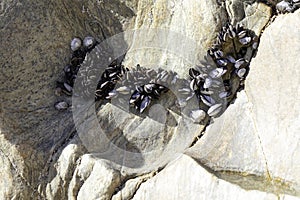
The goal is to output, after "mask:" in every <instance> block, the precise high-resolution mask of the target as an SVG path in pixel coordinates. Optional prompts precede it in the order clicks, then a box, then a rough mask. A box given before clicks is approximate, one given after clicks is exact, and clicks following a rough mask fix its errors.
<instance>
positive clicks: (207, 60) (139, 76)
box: [55, 24, 258, 123]
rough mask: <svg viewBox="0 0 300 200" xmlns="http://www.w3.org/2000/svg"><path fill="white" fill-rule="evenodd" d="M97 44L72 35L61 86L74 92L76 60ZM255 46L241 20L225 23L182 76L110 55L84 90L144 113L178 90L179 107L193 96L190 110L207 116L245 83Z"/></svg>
mask: <svg viewBox="0 0 300 200" xmlns="http://www.w3.org/2000/svg"><path fill="white" fill-rule="evenodd" d="M96 45H97V41H96V40H95V39H94V38H92V37H86V38H85V39H84V40H83V41H82V40H81V39H80V38H74V39H73V40H72V42H71V50H72V57H71V62H70V64H69V65H67V66H66V67H65V68H64V73H65V81H64V82H58V83H57V86H58V90H59V92H63V93H65V94H67V95H71V94H72V89H73V85H74V80H75V79H76V77H77V73H78V70H79V68H80V65H81V64H82V62H83V61H84V59H85V56H86V55H87V53H88V52H89V51H91V50H92V49H93V48H98V47H97V46H96ZM257 46H258V38H257V36H255V34H254V33H253V32H252V31H250V30H248V29H244V28H243V27H242V26H241V25H240V24H237V25H236V26H233V25H231V24H226V25H225V26H224V27H223V28H222V30H221V31H220V32H219V34H218V37H217V40H216V43H215V44H213V45H212V48H210V49H209V50H208V51H207V55H206V56H205V57H204V61H201V62H200V64H199V65H197V66H195V67H194V68H190V69H189V71H188V74H189V79H180V78H179V76H178V74H177V73H176V72H173V71H166V70H163V69H161V68H158V69H146V68H142V67H141V66H140V65H137V66H136V67H133V68H131V69H130V70H129V69H128V68H125V67H124V66H123V65H122V64H121V62H118V61H116V60H114V61H112V62H111V63H110V64H109V65H108V66H107V67H105V69H104V70H103V73H102V74H101V75H100V76H99V77H100V79H99V80H98V82H97V83H98V84H97V86H96V89H93V88H92V89H91V90H92V91H89V92H88V93H91V92H92V95H94V96H95V100H96V101H98V100H113V99H115V100H116V101H118V102H120V103H122V104H123V105H124V104H127V105H128V104H129V106H130V107H131V108H133V109H135V111H136V112H137V113H143V112H145V110H146V109H147V108H148V107H150V106H151V103H152V102H153V101H154V100H156V99H159V98H160V97H161V95H162V94H164V93H166V92H168V91H170V90H171V91H176V92H177V94H176V98H177V100H176V103H175V104H176V105H177V106H179V107H180V108H186V107H187V105H188V104H189V103H190V102H192V101H191V99H194V100H196V101H193V102H194V104H196V105H195V106H194V107H193V108H194V109H192V110H189V111H188V112H189V115H190V117H191V118H192V119H193V120H194V121H195V122H197V123H199V122H200V121H201V120H203V119H204V118H205V117H207V116H208V117H218V116H220V115H221V114H222V113H223V111H224V110H225V109H226V108H227V107H228V105H229V104H230V103H231V102H232V100H233V99H234V98H235V95H236V93H237V92H238V91H239V90H241V89H242V88H243V86H244V80H245V78H246V76H247V74H248V72H249V62H250V60H251V58H252V57H253V55H254V53H255V52H256V49H257ZM97 51H99V50H97ZM95 74H96V73H95ZM93 76H95V75H93ZM97 78H98V77H97ZM87 82H91V81H90V79H89V80H85V81H83V82H82V85H84V86H85V85H88V84H89V83H87ZM194 97H195V98H194ZM195 102H198V103H195ZM197 104H198V105H197ZM67 106H68V105H66V104H65V102H57V103H56V105H55V107H56V108H57V109H59V110H62V109H65V108H66V107H67Z"/></svg>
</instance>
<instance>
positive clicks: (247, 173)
mask: <svg viewBox="0 0 300 200" xmlns="http://www.w3.org/2000/svg"><path fill="white" fill-rule="evenodd" d="M270 17H271V9H270V7H268V6H266V5H265V4H263V3H257V2H252V1H247V2H244V1H205V2H200V1H196V0H195V1H194V0H191V1H188V2H187V1H166V0H159V1H154V2H153V1H151V2H150V1H144V0H143V1H117V0H115V1H107V2H106V1H105V2H104V1H97V2H94V1H85V2H77V1H75V2H74V1H67V0H66V1H61V0H60V1H51V2H49V1H47V2H46V1H40V2H37V3H31V2H19V1H14V0H11V1H3V2H1V6H0V27H1V28H0V36H1V40H0V46H1V47H3V48H1V50H0V51H1V55H2V58H3V59H2V60H1V73H0V74H1V75H0V77H1V79H0V81H1V86H0V89H1V90H0V95H1V96H0V98H1V110H0V113H1V115H0V116H1V123H0V131H1V133H0V150H1V151H0V166H1V167H0V175H1V177H2V180H1V182H0V196H1V199H111V198H113V199H131V198H134V199H158V198H162V199H182V198H187V199H199V198H200V199H201V198H202V199H242V198H249V199H250V198H252V199H278V198H281V199H293V198H295V197H292V196H287V195H286V194H288V195H294V196H297V195H298V196H299V182H300V180H299V178H298V177H299V174H300V172H299V167H298V166H299V155H298V152H299V151H298V150H299V142H298V141H299V137H298V136H297V133H298V132H299V125H298V124H299V103H298V102H299V98H298V97H299V91H298V85H299V80H298V79H299V78H298V77H299V69H298V68H297V66H298V64H297V63H298V59H297V58H298V56H297V55H299V53H300V52H299V45H298V43H299V32H300V30H299V29H300V28H299V25H298V24H299V23H297V19H299V11H296V12H294V13H291V14H286V15H283V16H278V17H276V19H275V20H274V21H273V22H272V23H271V24H270V26H268V27H267V28H266V29H265V30H264V33H263V34H262V37H261V39H260V44H259V47H258V53H257V55H256V58H255V59H253V61H252V62H251V65H250V72H249V74H248V78H247V80H246V82H245V90H244V91H242V92H240V93H238V96H237V99H236V100H235V102H234V104H232V105H230V106H229V108H228V109H227V110H226V111H225V113H224V114H223V115H222V116H221V117H220V118H217V119H215V120H214V122H213V123H212V124H211V125H210V126H209V127H207V129H206V130H205V132H204V135H203V136H202V137H201V138H200V139H199V140H198V141H197V142H196V143H193V141H195V140H194V139H195V138H196V137H197V136H199V134H200V133H201V132H202V131H203V130H204V126H203V125H198V124H195V123H193V122H192V121H189V120H190V119H189V120H185V119H183V117H182V116H181V115H179V114H178V113H171V114H169V115H166V112H164V109H163V107H161V106H160V105H159V104H157V105H155V106H153V107H151V109H152V110H149V112H150V111H151V112H150V116H149V115H148V116H146V117H140V116H137V115H134V114H132V113H130V112H126V111H124V109H120V108H119V107H118V106H116V105H115V104H114V103H112V104H105V105H102V106H99V107H97V110H96V111H95V109H94V108H93V109H92V110H91V111H90V112H87V113H84V114H85V116H83V118H80V120H82V119H86V120H87V121H88V122H90V123H89V124H88V125H89V126H88V128H86V127H84V126H80V125H82V124H81V122H82V121H80V120H78V118H76V117H74V114H80V113H79V112H75V113H74V112H73V113H72V109H73V107H71V108H69V109H67V110H65V111H57V110H55V108H54V106H53V105H54V104H55V102H57V101H60V100H64V101H66V102H68V103H69V104H73V103H74V102H73V101H72V98H71V97H66V96H55V87H56V81H57V80H61V79H63V72H62V70H63V68H64V66H65V65H66V64H67V63H68V62H69V60H70V58H69V55H70V53H71V49H70V47H69V46H70V42H71V40H72V38H74V37H81V38H84V37H85V36H93V37H95V38H96V39H97V40H98V41H103V40H105V39H108V38H110V37H111V36H114V35H116V34H118V33H121V32H122V31H129V30H131V29H143V30H147V29H164V33H166V34H165V36H166V38H165V40H163V41H164V42H163V43H161V45H160V48H159V49H145V48H144V47H145V46H147V45H149V44H151V41H152V40H151V39H153V38H151V37H147V35H142V34H140V35H139V34H138V33H141V32H139V31H131V32H130V33H133V34H129V35H128V34H127V35H126V34H124V37H123V38H122V44H126V45H128V46H127V47H128V52H127V54H126V57H125V59H124V62H123V64H124V65H125V67H128V68H129V69H130V68H132V67H134V66H136V65H137V64H141V65H142V66H144V67H147V68H154V69H157V68H158V67H161V68H163V69H165V70H173V71H175V72H176V73H178V75H179V77H180V78H182V79H184V78H187V77H188V68H190V67H193V65H194V64H195V63H197V62H198V61H199V60H201V59H202V58H203V56H204V55H205V53H206V50H207V49H208V48H209V47H211V45H212V44H213V43H214V41H215V39H216V35H217V33H218V32H219V31H220V29H221V27H222V26H224V25H225V23H226V22H227V21H230V22H231V23H233V24H234V23H236V22H239V21H241V23H242V24H243V25H244V26H245V28H249V29H251V30H253V31H254V32H255V34H256V35H258V36H261V31H262V29H263V28H264V27H265V26H266V24H267V23H268V21H269V20H270ZM173 33H177V34H179V35H182V36H184V38H188V39H187V40H186V41H192V43H189V44H192V45H189V46H185V44H187V43H184V42H182V43H180V42H178V41H174V37H172V36H174V34H173ZM134 34H136V35H134ZM133 35H134V36H135V37H132V36H133ZM148 36H149V35H148ZM177 39H178V38H177ZM162 44H163V45H162ZM174 44H176V46H174ZM172 45H173V46H172ZM170 49H172V50H173V52H170V51H168V50H170ZM181 55H184V57H182V56H181ZM186 57H187V58H188V59H186ZM73 111H74V110H73ZM157 113H161V115H160V118H153V117H152V118H151V116H152V115H153V116H156V117H157ZM75 116H76V115H75ZM89 120H90V121H89ZM74 122H75V123H74ZM164 122H166V123H164ZM174 122H176V123H174ZM78 125H79V126H78ZM99 127H100V128H102V129H103V130H105V134H104V135H100V136H105V137H106V139H107V138H108V139H109V141H108V142H106V140H102V138H101V137H99V132H98V129H97V128H99ZM150 130H151V131H150ZM120 134H121V135H122V137H116V136H117V135H120ZM169 144H171V145H170V146H168V145H169ZM101 145H102V146H101ZM191 145H193V146H192V147H190V146H191ZM110 147H112V148H110ZM189 147H190V148H189ZM106 148H107V149H110V151H109V153H106V154H105V153H104V154H103V150H106ZM183 152H184V155H183V154H182V153H183ZM101 153H102V154H101ZM143 182H145V183H143ZM258 190H260V191H258Z"/></svg>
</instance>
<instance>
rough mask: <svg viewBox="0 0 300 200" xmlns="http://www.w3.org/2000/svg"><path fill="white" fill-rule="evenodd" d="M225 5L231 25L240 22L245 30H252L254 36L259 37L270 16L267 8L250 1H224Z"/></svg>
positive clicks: (269, 10)
mask: <svg viewBox="0 0 300 200" xmlns="http://www.w3.org/2000/svg"><path fill="white" fill-rule="evenodd" d="M225 4H226V10H227V13H228V15H229V18H230V19H231V23H232V24H236V23H237V22H241V23H242V24H243V25H244V27H245V28H248V29H250V30H253V31H254V32H255V34H256V35H260V33H261V31H262V30H263V28H264V27H265V26H266V25H267V23H268V22H269V20H270V18H271V15H272V9H271V8H270V7H269V6H267V5H265V4H263V3H258V2H255V1H252V0H250V1H241V0H226V1H225Z"/></svg>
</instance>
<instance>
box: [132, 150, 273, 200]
mask: <svg viewBox="0 0 300 200" xmlns="http://www.w3.org/2000/svg"><path fill="white" fill-rule="evenodd" d="M133 199H134V200H135V199H138V200H144V199H145V200H146V199H147V200H151V199H166V200H168V199H170V200H171V199H172V200H173V199H191V200H193V199H195V200H196V199H197V200H199V199H200V200H201V199H212V200H218V199H223V200H224V199H230V200H234V199H247V200H248V199H249V200H250V199H253V200H256V199H264V200H275V199H277V197H276V196H275V195H274V194H268V193H264V192H260V191H256V190H250V191H247V190H243V189H241V188H240V187H238V186H237V185H234V184H230V183H228V182H226V181H224V180H221V179H218V178H217V177H216V176H214V175H212V174H211V173H209V172H208V171H206V170H205V169H204V168H202V167H201V166H200V165H199V164H198V163H197V162H196V161H195V160H193V159H192V158H190V157H188V156H186V155H182V156H181V157H179V158H178V159H177V160H175V161H174V162H172V163H170V164H169V165H168V166H167V167H166V168H165V169H164V170H162V171H161V172H160V173H158V174H157V175H156V176H155V177H154V178H152V179H150V180H148V181H147V182H145V183H143V184H142V185H141V186H140V188H139V190H138V191H137V193H136V194H135V195H134V197H133Z"/></svg>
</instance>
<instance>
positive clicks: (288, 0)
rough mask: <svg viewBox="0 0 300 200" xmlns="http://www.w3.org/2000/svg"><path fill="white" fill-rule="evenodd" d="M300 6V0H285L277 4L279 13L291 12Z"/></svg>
mask: <svg viewBox="0 0 300 200" xmlns="http://www.w3.org/2000/svg"><path fill="white" fill-rule="evenodd" d="M298 8H300V0H283V1H280V2H279V3H277V4H276V10H277V12H278V13H282V14H284V13H290V12H294V11H295V10H297V9H298Z"/></svg>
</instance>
